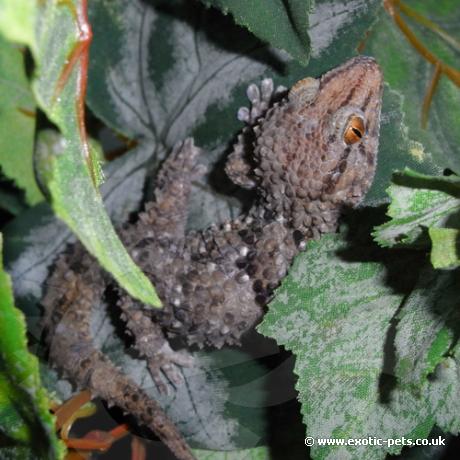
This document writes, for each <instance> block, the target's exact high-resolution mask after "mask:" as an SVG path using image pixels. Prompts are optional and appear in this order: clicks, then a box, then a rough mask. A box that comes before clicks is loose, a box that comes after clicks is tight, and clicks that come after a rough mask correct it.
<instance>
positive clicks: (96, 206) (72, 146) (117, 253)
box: [34, 1, 160, 307]
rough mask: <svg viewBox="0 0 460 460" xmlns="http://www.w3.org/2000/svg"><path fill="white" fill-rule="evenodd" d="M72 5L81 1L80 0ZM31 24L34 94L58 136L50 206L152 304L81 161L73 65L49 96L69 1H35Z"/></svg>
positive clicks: (64, 43)
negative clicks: (34, 17)
mask: <svg viewBox="0 0 460 460" xmlns="http://www.w3.org/2000/svg"><path fill="white" fill-rule="evenodd" d="M72 5H73V7H75V8H77V9H78V8H80V7H81V5H80V2H73V3H72ZM36 29H37V36H36V42H37V54H36V56H35V59H36V63H37V66H38V72H37V78H36V80H35V82H34V91H35V95H36V97H37V99H38V101H39V104H40V106H41V108H42V109H43V110H44V111H45V112H46V113H47V115H48V116H49V118H50V119H51V120H52V121H53V122H54V123H55V124H56V125H57V126H58V127H59V129H60V131H61V134H62V136H63V138H64V142H63V144H64V145H63V151H62V153H61V154H60V155H56V156H55V157H54V161H53V165H52V169H53V171H52V179H51V180H50V182H49V184H48V189H49V191H50V193H51V197H52V205H53V209H54V211H55V212H56V214H57V215H58V216H59V217H60V218H61V219H63V220H64V221H65V222H66V223H67V225H69V227H70V228H71V229H72V230H73V231H74V232H75V233H76V234H77V235H78V237H79V239H80V240H81V241H82V242H83V243H84V245H85V246H86V248H87V249H88V250H89V252H91V253H92V254H93V255H94V256H96V257H97V259H98V260H99V262H100V264H101V265H102V266H103V267H104V268H105V269H106V270H108V271H109V272H110V273H111V274H112V275H113V276H114V277H115V279H116V280H117V281H118V282H119V283H120V285H121V286H123V287H124V288H125V289H126V290H127V291H128V292H129V293H130V294H131V295H132V296H133V297H136V298H138V299H139V300H141V301H142V302H144V303H145V304H148V305H153V306H156V307H158V306H160V301H159V299H158V297H157V295H156V293H155V291H154V289H153V287H152V285H151V284H150V282H149V280H148V278H147V277H146V276H145V275H144V274H143V273H142V272H141V270H140V269H139V268H138V267H137V266H136V265H135V264H134V262H133V261H132V259H131V258H130V256H129V255H128V253H127V252H126V250H125V248H124V247H123V245H122V243H121V241H120V240H119V238H118V236H117V234H116V233H115V231H114V229H113V226H112V224H111V222H110V219H109V217H108V215H107V213H106V211H105V209H104V206H103V203H102V199H101V197H100V195H99V193H98V191H97V190H96V189H95V188H94V185H93V183H92V180H91V177H90V174H89V173H88V170H87V165H86V162H85V161H84V146H83V140H82V138H81V133H80V129H79V121H78V114H77V104H76V100H77V98H78V73H79V69H78V66H76V67H75V69H73V71H72V72H71V75H70V77H69V80H68V81H67V83H66V85H65V86H64V88H63V89H62V91H61V92H60V94H59V96H58V97H57V98H55V96H56V94H55V91H56V87H57V86H58V82H59V79H60V76H61V74H62V71H63V69H64V68H65V64H66V62H67V61H68V57H69V55H70V53H71V52H72V50H73V49H74V47H75V46H76V44H77V42H76V36H78V34H77V24H76V21H75V17H74V15H73V13H72V9H71V7H70V6H69V4H68V3H55V2H50V1H48V2H46V3H44V4H42V5H40V6H39V8H38V14H37V26H36Z"/></svg>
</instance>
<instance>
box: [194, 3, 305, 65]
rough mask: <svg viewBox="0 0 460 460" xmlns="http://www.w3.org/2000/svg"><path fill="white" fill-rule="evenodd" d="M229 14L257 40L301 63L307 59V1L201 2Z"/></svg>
mask: <svg viewBox="0 0 460 460" xmlns="http://www.w3.org/2000/svg"><path fill="white" fill-rule="evenodd" d="M202 1H203V2H204V3H205V4H206V5H208V6H214V7H216V8H220V9H221V10H222V11H223V13H224V14H228V13H231V14H232V16H233V18H234V19H235V22H236V23H237V24H239V25H240V26H243V27H246V28H247V29H248V30H249V31H250V32H252V33H253V34H254V35H256V36H257V37H259V38H260V39H261V40H263V41H266V42H268V43H270V44H271V45H273V46H276V47H277V48H281V49H284V50H285V51H287V52H288V53H289V54H290V55H291V56H293V57H294V58H295V59H297V60H298V61H299V62H300V63H301V64H303V65H307V63H308V59H309V57H310V55H309V51H310V38H309V36H308V25H309V24H308V13H309V12H310V9H311V3H310V0H287V1H283V0H265V1H260V0H202Z"/></svg>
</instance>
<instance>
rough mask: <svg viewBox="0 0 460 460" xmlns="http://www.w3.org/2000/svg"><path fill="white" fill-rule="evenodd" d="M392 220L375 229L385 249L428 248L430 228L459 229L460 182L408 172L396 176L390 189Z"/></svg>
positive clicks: (376, 238) (389, 210) (390, 215)
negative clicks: (445, 227) (402, 247)
mask: <svg viewBox="0 0 460 460" xmlns="http://www.w3.org/2000/svg"><path fill="white" fill-rule="evenodd" d="M388 194H389V195H390V198H391V204H390V206H389V208H388V212H387V214H388V216H389V217H391V220H390V221H389V222H387V223H385V224H383V225H379V226H378V227H376V228H375V229H374V232H373V235H374V238H375V240H376V241H377V242H378V243H379V244H380V245H381V246H383V247H389V246H414V247H421V248H424V247H427V246H428V245H429V239H428V235H427V229H428V228H430V227H436V228H437V227H443V226H449V227H457V226H460V215H459V213H458V211H459V209H460V179H459V178H457V177H456V176H449V177H443V176H440V177H435V176H426V175H423V174H418V173H416V172H415V171H411V170H406V171H404V173H402V174H401V173H399V174H395V176H394V178H393V184H392V185H391V186H390V188H389V189H388Z"/></svg>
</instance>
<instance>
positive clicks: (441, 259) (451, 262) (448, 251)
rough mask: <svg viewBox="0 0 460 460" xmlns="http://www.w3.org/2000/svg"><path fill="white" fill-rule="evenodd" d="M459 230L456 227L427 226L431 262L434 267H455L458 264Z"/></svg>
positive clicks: (459, 263) (459, 260) (459, 262)
mask: <svg viewBox="0 0 460 460" xmlns="http://www.w3.org/2000/svg"><path fill="white" fill-rule="evenodd" d="M459 233H460V232H459V230H458V229H456V228H429V229H428V234H429V235H430V238H431V263H432V264H433V267H434V268H455V267H458V266H459V265H460V259H459V238H460V234H459Z"/></svg>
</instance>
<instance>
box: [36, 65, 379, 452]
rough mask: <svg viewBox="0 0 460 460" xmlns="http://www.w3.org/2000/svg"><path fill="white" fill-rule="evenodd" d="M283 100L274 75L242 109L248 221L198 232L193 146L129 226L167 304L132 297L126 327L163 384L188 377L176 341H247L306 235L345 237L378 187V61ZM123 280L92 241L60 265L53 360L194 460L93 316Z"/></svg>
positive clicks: (52, 309) (239, 154) (166, 170)
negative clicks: (345, 219)
mask: <svg viewBox="0 0 460 460" xmlns="http://www.w3.org/2000/svg"><path fill="white" fill-rule="evenodd" d="M282 96H283V94H280V91H278V93H277V92H276V91H273V83H272V82H271V80H264V81H263V82H262V84H261V89H260V90H259V88H258V87H256V86H255V85H251V86H250V87H249V88H248V97H249V99H250V101H251V103H252V107H251V110H248V109H246V108H242V109H240V111H239V118H240V119H242V120H244V121H245V122H246V123H247V127H246V128H245V130H244V131H243V133H242V134H241V135H240V137H239V140H238V143H237V145H236V146H235V148H234V152H233V153H232V154H231V155H230V157H229V160H228V163H227V166H226V171H227V174H228V175H229V177H230V178H231V179H232V180H233V181H234V182H235V183H237V184H239V185H241V186H243V187H245V188H255V189H256V191H257V195H258V199H257V200H256V202H255V203H254V206H253V207H252V209H251V210H250V211H249V213H248V214H247V215H244V216H241V217H239V218H238V219H235V220H233V221H231V222H226V223H224V224H221V225H215V226H212V227H211V228H209V229H206V230H204V231H198V232H190V233H185V222H186V215H187V206H188V205H187V201H188V200H187V199H188V196H189V194H190V187H191V181H192V180H193V179H194V178H196V177H197V176H198V175H200V174H201V173H202V169H201V168H200V167H199V166H197V159H198V156H199V154H200V150H199V149H198V148H196V147H195V146H194V145H193V141H192V140H191V139H188V140H186V141H185V142H182V143H179V144H177V145H176V147H175V148H174V151H173V152H172V153H171V155H170V156H169V157H168V159H167V160H166V161H165V163H164V165H163V167H162V169H161V171H160V173H159V176H158V180H157V189H156V193H155V201H154V202H152V203H148V204H147V205H146V207H145V211H144V212H142V213H140V214H139V219H138V221H137V223H135V224H133V225H129V226H126V227H125V228H124V229H123V230H122V231H121V237H122V239H123V242H124V243H125V245H126V247H127V248H128V250H129V252H130V254H131V256H132V257H133V259H134V260H135V261H136V262H137V263H138V264H139V266H140V267H141V268H142V269H143V271H144V272H145V273H146V274H147V275H148V276H149V277H150V279H151V280H152V282H153V283H154V285H155V286H156V288H157V291H158V294H159V296H160V298H161V299H162V302H163V305H164V307H163V309H162V310H154V309H152V308H150V307H148V306H145V305H142V304H141V303H140V302H138V301H137V300H135V299H133V298H131V297H129V296H128V295H127V294H126V293H125V292H124V291H122V290H121V289H119V306H120V308H121V310H122V319H124V320H125V321H126V326H127V328H128V329H129V330H130V331H131V333H132V334H133V336H134V338H135V347H136V349H137V351H138V353H139V354H140V355H141V356H143V357H145V359H146V360H147V362H148V365H149V369H150V371H151V374H152V377H153V379H154V381H155V382H156V383H157V385H158V386H159V387H160V389H162V390H165V389H166V386H165V384H164V380H163V379H164V378H168V379H169V380H170V381H171V382H172V383H176V384H177V383H179V382H180V375H181V374H180V373H179V372H178V367H177V366H186V365H190V364H191V359H192V358H191V356H190V355H188V354H186V353H184V352H176V351H173V350H172V349H171V348H170V347H169V344H168V340H167V337H174V336H177V335H179V336H181V337H182V338H184V339H185V340H186V341H187V342H188V343H189V344H197V345H199V346H200V347H201V346H204V345H209V346H216V347H221V346H223V345H224V344H238V343H239V342H240V338H241V335H242V334H243V333H244V332H246V331H247V330H248V329H250V328H252V327H253V326H254V325H255V324H256V323H257V322H258V321H259V320H260V318H261V316H262V315H263V312H264V306H265V305H266V303H267V301H268V300H269V299H270V297H271V295H272V293H273V290H274V289H275V288H276V287H277V286H278V285H279V283H280V282H281V280H282V279H283V277H284V276H285V275H286V272H287V270H288V268H289V266H290V265H291V262H292V259H293V257H294V256H295V255H296V254H297V253H298V252H299V251H301V250H302V249H304V248H305V241H306V240H308V239H311V238H318V237H319V236H320V235H321V234H323V233H327V232H331V231H334V230H335V228H336V226H337V219H338V217H339V214H340V212H341V210H342V208H344V207H350V206H355V205H356V204H358V203H359V202H360V201H361V200H362V198H363V197H364V195H365V193H366V191H367V190H368V188H369V186H370V184H371V182H372V179H373V176H374V171H375V167H376V161H377V148H378V136H379V120H380V106H381V97H382V74H381V71H380V70H379V67H378V65H377V64H376V63H375V61H374V60H373V59H372V58H368V57H357V58H354V59H351V60H350V61H348V62H346V63H345V64H343V65H342V66H340V67H337V68H336V69H334V70H332V71H330V72H328V73H327V74H325V75H324V76H323V77H322V78H320V79H317V80H315V79H312V78H307V79H304V80H301V81H300V82H298V83H297V84H296V85H294V86H293V87H292V89H291V90H290V91H289V93H288V94H287V96H286V94H284V96H285V97H284V98H282ZM277 99H278V102H274V101H276V100H277ZM356 119H358V123H355V125H356V126H358V131H356V129H354V127H353V126H355V125H354V124H353V123H354V122H352V120H356ZM360 127H361V128H362V127H363V128H364V129H363V130H362V131H360V129H359V128H360ZM248 146H249V147H253V148H252V150H248V149H247V147H248ZM110 281H111V280H110V278H109V276H108V275H107V274H106V273H104V272H103V270H102V269H101V268H99V267H98V265H97V264H96V263H95V261H94V260H93V259H92V257H91V256H90V255H88V253H86V251H85V250H84V249H83V248H82V246H81V245H75V246H73V247H72V248H70V250H69V252H68V253H67V254H65V255H63V256H61V257H60V258H59V260H58V262H57V264H56V267H55V269H54V271H53V274H52V275H51V279H50V285H51V286H60V287H61V289H59V292H57V290H56V289H49V290H48V291H47V293H46V296H45V298H44V299H43V305H44V306H45V325H46V327H47V329H48V331H49V333H48V342H49V346H50V359H51V361H52V362H54V363H55V364H56V365H57V366H58V367H60V368H61V369H62V370H63V371H64V372H65V373H66V374H67V375H69V376H70V379H71V380H72V381H74V383H76V384H77V385H78V386H80V387H84V388H89V389H90V390H91V391H92V392H93V394H94V395H98V396H100V397H102V398H103V399H105V400H106V401H108V402H109V403H112V404H115V405H117V406H120V407H121V408H123V409H124V410H126V411H128V412H130V413H132V414H134V415H135V416H136V417H137V418H138V420H139V422H141V423H143V424H145V425H147V426H148V427H149V428H151V429H152V430H153V431H154V432H155V433H156V434H157V435H158V436H159V437H160V438H161V439H162V440H163V441H164V442H165V443H166V444H167V445H168V446H169V447H170V448H171V450H172V451H173V452H174V453H175V454H176V456H177V457H178V458H180V459H192V458H193V455H192V454H191V452H190V450H189V448H188V446H187V444H186V443H185V441H184V440H183V438H182V437H181V435H180V433H179V432H178V431H177V429H176V428H175V426H174V425H173V424H172V423H171V422H170V421H169V420H168V418H167V417H166V415H165V414H164V412H163V410H162V409H161V408H160V406H159V405H158V404H157V403H156V402H155V401H153V400H151V399H150V398H149V397H148V396H147V395H146V394H145V393H144V391H143V390H142V389H140V388H138V387H137V385H136V384H135V383H134V382H132V381H131V380H130V379H129V378H128V377H127V376H125V375H124V374H123V373H122V372H121V371H120V370H118V369H116V368H115V366H114V365H113V364H112V363H111V362H110V360H109V359H108V358H107V357H106V356H104V355H103V354H102V353H101V352H100V351H99V350H97V349H95V347H94V345H93V343H92V338H91V334H90V321H91V308H92V305H93V304H97V300H98V299H99V298H100V297H102V296H103V295H104V290H105V288H106V286H107V284H108V283H109V282H110Z"/></svg>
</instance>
